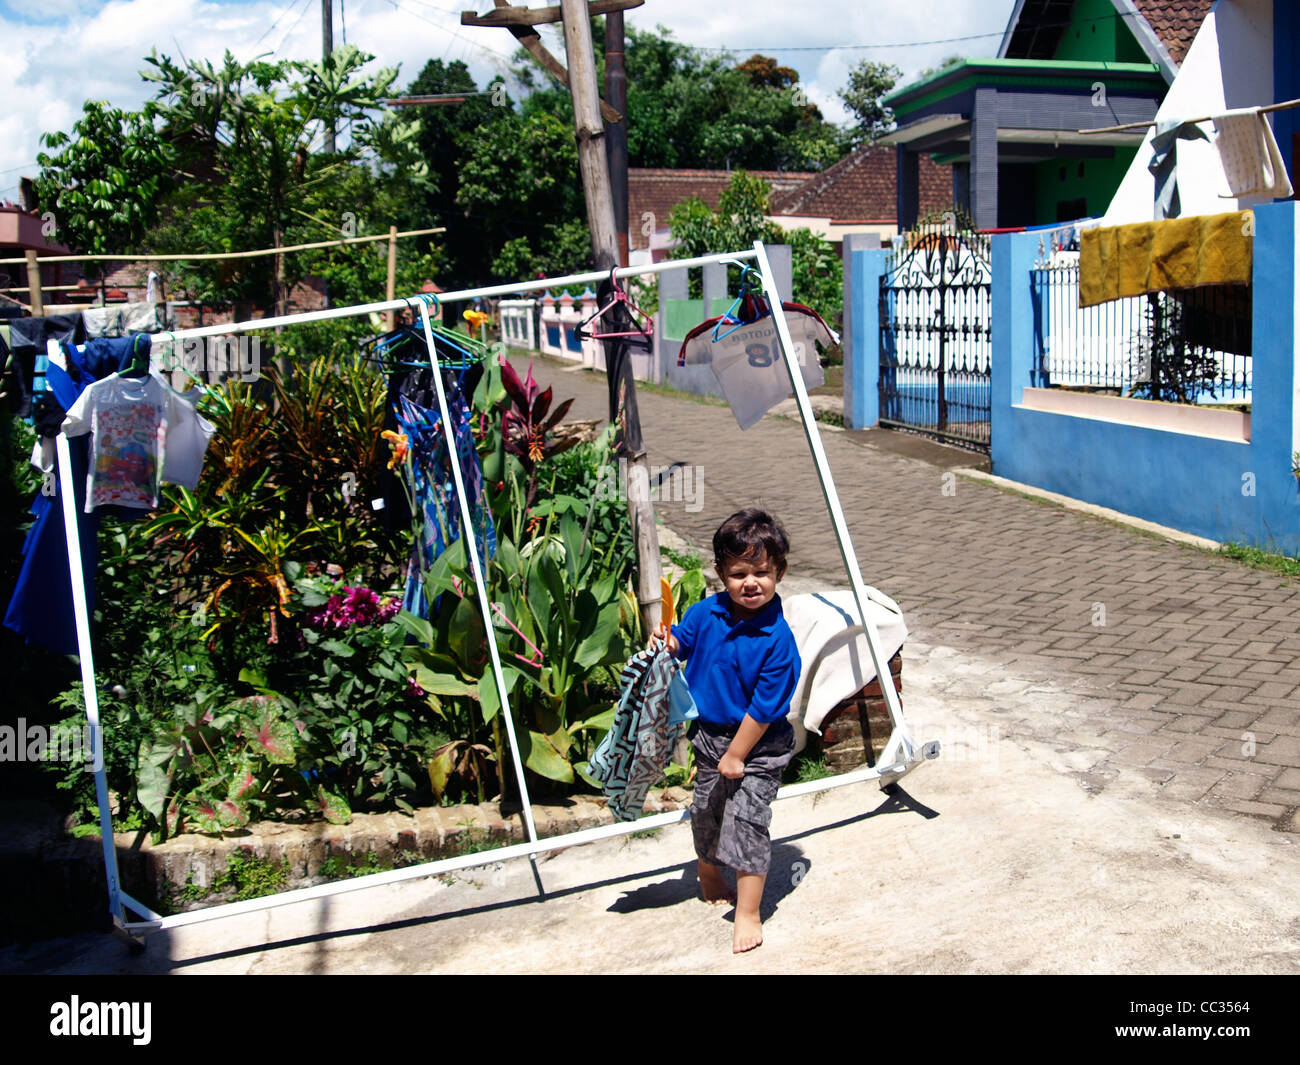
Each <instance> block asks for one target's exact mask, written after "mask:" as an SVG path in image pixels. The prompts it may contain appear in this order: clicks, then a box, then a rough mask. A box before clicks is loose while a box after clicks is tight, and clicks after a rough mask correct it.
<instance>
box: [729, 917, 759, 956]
mask: <svg viewBox="0 0 1300 1065" xmlns="http://www.w3.org/2000/svg"><path fill="white" fill-rule="evenodd" d="M762 945H763V922H762V921H760V920H759V919H758V917H757V916H755V915H753V914H743V913H741V912H740V911H739V910H737V911H736V927H735V929H734V931H732V933H731V953H732V954H744V953H745V951H747V950H753V949H754V948H755V947H761V946H762Z"/></svg>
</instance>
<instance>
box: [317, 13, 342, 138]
mask: <svg viewBox="0 0 1300 1065" xmlns="http://www.w3.org/2000/svg"><path fill="white" fill-rule="evenodd" d="M320 20H321V57H322V58H323V59H324V60H326V61H327V62H328V60H329V57H330V56H331V55H332V54H333V52H334V5H333V3H332V2H331V0H321V5H320ZM325 150H326V151H327V152H329V153H330V155H333V154H334V153H335V152H336V151H337V150H338V145H337V143H336V142H335V139H334V117H333V116H332V115H331V116H330V117H329V118H328V119H327V120H326V122H325Z"/></svg>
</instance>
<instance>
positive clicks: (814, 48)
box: [689, 12, 1125, 52]
mask: <svg viewBox="0 0 1300 1065" xmlns="http://www.w3.org/2000/svg"><path fill="white" fill-rule="evenodd" d="M1124 17H1125V16H1123V15H1121V14H1120V13H1119V12H1112V13H1111V14H1109V15H1094V16H1092V17H1090V18H1083V19H1078V20H1072V21H1067V22H1040V23H1036V24H1034V28H1035V29H1039V30H1060V29H1066V28H1068V27H1070V26H1072V25H1075V24H1076V21H1077V24H1078V25H1087V24H1088V23H1097V22H1113V21H1116V20H1122V19H1124ZM1005 34H1006V30H1005V29H1001V30H991V31H989V32H988V33H969V34H966V35H965V36H964V37H938V38H935V39H934V40H930V41H894V42H890V43H886V44H796V45H786V44H782V45H765V46H762V47H757V48H741V47H738V46H733V47H727V48H723V47H718V46H713V45H707V46H706V45H690V46H689V47H691V48H694V49H695V50H696V51H697V52H833V51H835V50H837V49H846V50H847V49H867V48H925V47H928V46H930V45H935V44H959V43H961V42H962V41H979V40H985V39H987V38H989V37H1003V36H1005Z"/></svg>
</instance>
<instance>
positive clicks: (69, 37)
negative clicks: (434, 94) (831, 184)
mask: <svg viewBox="0 0 1300 1065" xmlns="http://www.w3.org/2000/svg"><path fill="white" fill-rule="evenodd" d="M490 6H491V4H490V2H489V0H477V3H475V2H474V0H334V42H335V46H336V47H337V46H338V45H339V44H341V43H343V41H344V39H345V38H346V40H347V42H348V43H349V44H355V45H357V46H359V47H360V48H362V49H364V50H365V51H367V52H370V53H372V54H373V55H375V57H376V62H375V63H374V64H372V68H373V69H378V68H379V67H380V66H398V65H400V69H401V74H400V77H399V81H398V84H399V85H400V86H402V87H403V88H404V87H405V86H406V85H407V84H409V83H410V81H411V80H412V79H413V78H415V77H416V75H417V74H419V72H420V69H421V67H423V65H424V64H425V62H426V61H427V60H429V59H442V60H444V61H446V62H450V61H452V60H456V59H460V60H463V61H464V62H465V63H467V64H468V65H469V68H470V70H471V72H472V73H473V75H474V77H475V79H476V80H477V81H478V82H479V84H480V85H482V84H485V83H486V82H487V81H488V79H490V78H491V77H493V76H494V75H496V74H498V73H503V72H504V70H505V68H506V64H507V62H508V60H509V57H510V55H511V53H512V52H513V51H514V47H513V46H514V41H513V40H512V39H511V37H510V35H509V34H508V33H507V32H506V31H505V30H501V29H472V28H467V27H463V26H461V25H460V11H461V10H468V9H470V8H471V7H477V9H479V10H486V9H487V8H488V7H490ZM531 6H533V7H539V6H542V4H541V2H540V0H532V4H531ZM1013 7H1014V0H905V2H903V3H900V2H898V0H802V2H800V0H780V2H778V0H711V2H709V3H701V2H700V0H646V3H645V4H644V5H643V6H642V7H640V8H637V9H634V10H632V11H629V12H628V14H627V20H628V22H629V24H630V25H633V26H637V27H639V28H644V29H652V28H654V27H655V26H664V27H667V28H668V29H669V30H671V31H672V33H673V36H674V37H676V38H677V39H678V40H681V41H685V42H688V43H691V44H694V45H696V46H699V47H708V48H726V49H730V50H731V51H732V52H733V53H734V54H735V57H736V59H737V60H740V59H744V58H746V57H747V56H749V55H751V54H753V53H754V52H755V51H761V52H763V53H765V54H767V55H774V56H776V57H777V58H778V59H779V60H780V61H781V62H782V63H784V64H785V65H787V66H791V67H793V68H794V69H795V70H797V71H798V72H799V75H800V81H801V83H802V85H803V86H804V91H805V92H806V93H807V94H808V96H809V98H810V99H811V100H812V102H814V103H815V104H817V105H818V106H819V107H820V108H821V109H822V111H823V113H824V114H825V115H826V116H827V118H829V119H831V120H832V121H841V120H843V119H844V118H845V117H846V115H845V112H844V110H843V107H842V106H841V105H840V103H839V101H838V99H836V96H835V92H836V90H837V89H839V88H841V87H842V86H843V85H844V83H845V80H846V77H847V73H848V71H849V69H850V68H851V67H852V66H853V65H854V64H855V63H857V62H858V61H859V60H860V59H863V58H870V59H874V60H881V61H886V62H890V63H894V64H896V65H897V66H899V67H900V68H902V70H903V72H904V81H906V80H908V78H909V76H910V75H914V74H915V73H917V72H918V71H920V70H923V69H925V68H926V67H928V66H933V65H935V64H936V63H937V62H938V61H939V60H941V59H943V58H944V57H946V56H949V55H952V54H954V53H960V54H962V55H967V56H988V55H993V54H995V53H996V51H997V48H998V45H999V43H1000V39H1001V35H1002V31H1003V29H1004V28H1005V27H1006V22H1007V18H1008V17H1009V15H1010V12H1011V9H1012V8H1013ZM0 33H2V34H3V37H4V39H5V40H6V41H8V42H9V43H8V46H7V47H6V54H7V56H8V62H6V63H4V64H0V100H3V101H4V103H5V106H4V108H3V110H2V111H0V199H15V198H16V197H17V190H18V179H19V177H20V176H30V175H34V174H35V173H36V172H37V169H38V168H37V166H36V163H35V159H36V153H37V152H38V151H39V150H40V136H41V134H42V133H45V132H48V131H53V130H68V129H71V127H72V125H73V123H74V122H76V120H77V118H78V116H79V115H80V114H81V106H82V102H83V101H84V100H86V99H100V100H107V101H109V102H110V103H111V104H113V105H114V106H116V107H122V108H134V107H138V106H139V105H140V104H141V103H143V102H144V100H145V99H146V98H147V97H148V96H149V95H151V93H150V92H149V88H150V87H149V86H148V85H146V84H145V83H144V82H142V81H141V80H140V76H139V71H140V69H141V67H143V66H144V64H143V62H142V61H141V60H142V57H143V56H146V55H148V54H149V52H150V49H151V48H157V49H158V51H159V52H161V53H163V54H166V55H170V56H172V57H173V58H180V57H182V56H183V57H185V58H189V59H197V58H205V59H211V60H213V61H218V60H220V58H221V56H222V55H223V53H224V52H225V51H226V50H229V51H231V52H232V53H234V55H235V56H237V57H238V58H240V59H245V60H246V59H250V58H252V57H253V56H256V55H259V54H262V53H269V54H270V55H272V56H274V57H276V58H290V59H310V58H318V57H319V56H320V52H321V4H320V0H269V2H267V0H110V2H109V3H90V2H84V0H34V2H33V0H27V2H26V3H18V2H15V0H0ZM548 43H549V44H550V46H551V50H552V51H553V52H555V53H556V54H557V55H560V56H563V52H564V49H563V43H562V41H561V40H560V39H559V37H558V34H556V35H555V36H554V37H552V39H551V40H550V41H549V42H548Z"/></svg>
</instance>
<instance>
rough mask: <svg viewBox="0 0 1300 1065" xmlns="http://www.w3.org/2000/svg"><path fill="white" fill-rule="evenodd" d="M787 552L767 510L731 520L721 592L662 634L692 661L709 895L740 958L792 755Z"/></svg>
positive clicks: (754, 927)
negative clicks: (731, 878) (784, 607)
mask: <svg viewBox="0 0 1300 1065" xmlns="http://www.w3.org/2000/svg"><path fill="white" fill-rule="evenodd" d="M789 550H790V544H789V540H788V539H787V538H786V535H785V530H783V529H782V528H781V526H780V525H779V524H777V522H776V521H775V520H774V519H773V518H772V517H771V516H770V515H769V514H767V513H766V512H765V511H762V510H757V509H752V508H751V509H748V510H742V511H740V512H739V513H736V514H733V515H732V516H731V517H729V518H728V519H727V520H726V521H725V522H723V523H722V525H721V527H720V528H719V529H718V531H717V532H716V533H714V535H713V557H714V563H715V565H716V567H717V572H718V577H719V578H720V579H721V580H722V583H723V585H724V590H723V591H721V592H719V593H718V594H717V595H714V596H710V597H709V598H707V599H704V600H702V601H701V602H699V603H696V604H695V606H693V607H691V609H690V610H688V611H687V612H686V616H685V617H683V618H682V621H681V624H679V625H674V626H673V627H672V630H671V632H669V631H667V630H666V627H665V626H662V625H661V626H660V628H659V631H658V633H657V635H658V636H659V637H660V638H666V642H667V644H668V650H669V651H670V652H671V653H672V654H673V655H675V656H676V657H678V658H685V659H686V680H687V682H688V683H689V684H690V686H691V694H692V695H693V696H694V697H695V704H696V706H697V707H698V708H699V713H700V716H699V718H698V719H697V720H696V721H695V723H694V724H693V725H692V726H691V731H690V734H689V735H690V738H691V744H692V746H694V748H695V765H696V780H695V799H694V801H693V802H692V804H691V827H692V829H693V831H694V833H695V853H696V854H697V855H698V856H699V876H700V888H701V890H702V892H703V895H704V898H705V901H707V902H711V903H733V904H734V905H735V907H736V918H735V931H734V932H733V934H732V943H731V948H732V951H733V953H736V954H740V953H742V952H743V951H747V950H753V949H754V948H755V947H757V946H758V945H759V944H761V943H762V942H763V926H762V923H761V921H760V918H759V904H760V903H761V902H762V899H763V884H764V881H765V880H766V879H767V871H768V866H769V865H770V864H771V859H772V845H771V840H770V838H769V836H768V825H769V824H770V823H771V820H772V809H771V804H772V799H773V798H774V797H775V796H776V791H777V788H778V787H780V784H781V771H782V770H783V769H784V768H785V767H786V765H787V764H788V763H789V761H790V758H791V756H792V755H793V753H794V729H793V728H792V727H791V726H790V723H789V722H788V721H787V720H786V714H788V713H789V710H790V695H791V694H792V693H793V691H794V686H795V682H796V681H797V680H798V679H799V668H800V662H799V650H798V648H797V647H796V646H795V641H794V635H793V634H792V633H791V632H790V626H789V625H788V624H787V623H786V620H785V618H784V617H783V616H782V614H781V598H780V596H778V595H777V594H776V585H777V582H778V581H780V580H781V578H782V577H784V576H785V560H786V555H787V554H788V553H789ZM724 865H727V866H730V867H731V868H732V869H734V870H735V871H736V892H735V893H734V894H733V893H732V892H731V891H730V889H729V888H728V887H727V884H726V881H724V880H723V878H722V866H724Z"/></svg>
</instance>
